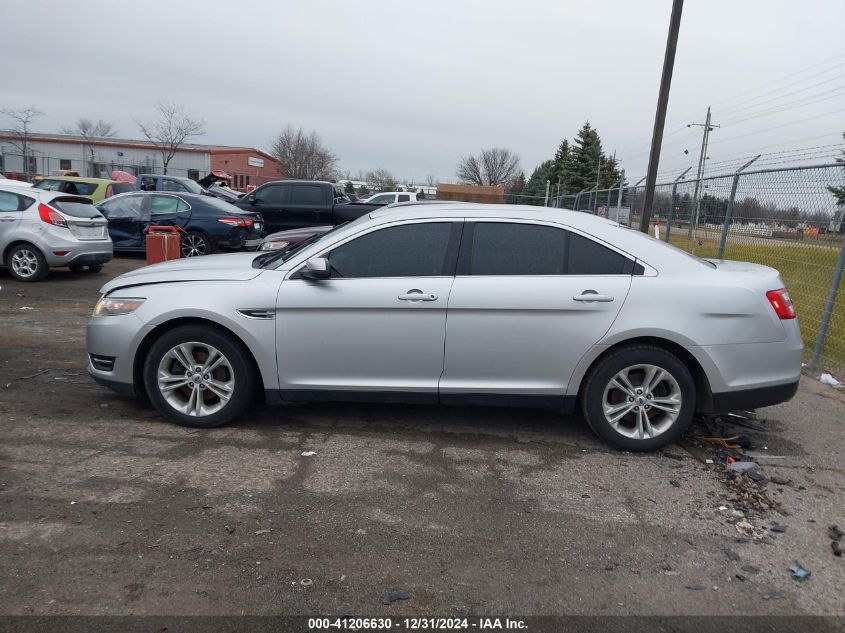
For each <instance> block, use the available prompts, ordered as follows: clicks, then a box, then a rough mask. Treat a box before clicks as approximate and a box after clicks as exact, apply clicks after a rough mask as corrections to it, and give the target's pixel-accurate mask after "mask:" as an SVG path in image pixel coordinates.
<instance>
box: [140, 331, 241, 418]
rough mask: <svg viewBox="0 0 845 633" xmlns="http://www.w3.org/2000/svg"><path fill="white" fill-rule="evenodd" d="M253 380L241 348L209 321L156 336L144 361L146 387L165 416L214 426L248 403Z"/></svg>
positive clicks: (155, 404) (232, 415)
mask: <svg viewBox="0 0 845 633" xmlns="http://www.w3.org/2000/svg"><path fill="white" fill-rule="evenodd" d="M254 381H255V376H254V372H253V369H252V366H251V363H250V361H249V358H248V356H247V353H246V352H245V351H244V350H243V348H242V347H241V346H240V345H239V344H238V343H237V342H236V341H235V340H234V339H233V338H232V337H231V336H230V335H227V334H225V333H223V332H221V331H219V330H217V329H215V328H212V327H208V326H202V325H199V326H183V327H178V328H175V329H174V330H172V331H170V332H168V333H167V334H165V335H164V336H162V337H161V338H160V339H158V340H157V341H156V342H155V343H154V344H153V346H152V348H151V349H150V352H149V354H148V355H147V358H146V361H145V363H144V386H145V388H146V391H147V394H148V395H149V397H150V400H151V402H152V403H153V405H154V406H155V408H156V409H158V411H159V413H161V414H162V415H163V416H164V417H165V418H167V419H168V420H170V421H171V422H175V423H176V424H179V425H181V426H190V427H195V428H211V427H215V426H221V425H223V424H226V423H227V422H231V421H232V420H234V419H235V418H236V417H238V415H240V414H241V413H242V412H243V411H244V409H245V408H246V407H247V406H248V405H249V401H250V398H251V395H252V393H253V385H254Z"/></svg>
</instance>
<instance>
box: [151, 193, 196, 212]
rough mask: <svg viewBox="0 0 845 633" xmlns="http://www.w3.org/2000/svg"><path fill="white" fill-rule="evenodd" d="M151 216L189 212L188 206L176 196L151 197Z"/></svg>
mask: <svg viewBox="0 0 845 633" xmlns="http://www.w3.org/2000/svg"><path fill="white" fill-rule="evenodd" d="M151 198H152V199H151V200H150V214H151V215H164V214H167V213H180V212H182V211H187V210H188V208H189V207H188V205H187V204H186V203H185V202H184V201H183V200H182V199H181V198H177V197H176V196H151Z"/></svg>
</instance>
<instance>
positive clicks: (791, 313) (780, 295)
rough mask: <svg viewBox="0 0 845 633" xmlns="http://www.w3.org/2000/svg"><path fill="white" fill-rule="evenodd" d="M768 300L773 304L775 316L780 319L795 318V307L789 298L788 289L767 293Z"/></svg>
mask: <svg viewBox="0 0 845 633" xmlns="http://www.w3.org/2000/svg"><path fill="white" fill-rule="evenodd" d="M766 298H767V299H768V300H769V303H771V304H772V308H774V310H775V314H777V315H778V318H779V319H794V318H795V305H794V304H793V303H792V299H790V298H789V293H788V292H787V291H786V288H781V289H780V290H769V292H767V293H766Z"/></svg>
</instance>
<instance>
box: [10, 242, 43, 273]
mask: <svg viewBox="0 0 845 633" xmlns="http://www.w3.org/2000/svg"><path fill="white" fill-rule="evenodd" d="M11 264H12V270H13V271H14V272H15V274H17V275H18V276H20V277H24V278H26V277H32V276H33V275H34V274H35V273H37V272H38V257H36V255H35V253H33V252H32V251H31V250H29V249H28V248H20V249H18V250H17V252H16V253H15V254H14V255H12V259H11Z"/></svg>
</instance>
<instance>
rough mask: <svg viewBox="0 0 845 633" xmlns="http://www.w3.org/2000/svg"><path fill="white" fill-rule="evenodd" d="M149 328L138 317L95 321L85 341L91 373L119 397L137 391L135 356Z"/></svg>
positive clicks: (126, 315)
mask: <svg viewBox="0 0 845 633" xmlns="http://www.w3.org/2000/svg"><path fill="white" fill-rule="evenodd" d="M145 331H146V328H145V327H144V323H143V322H142V321H141V319H139V318H138V317H137V316H136V315H135V314H125V315H121V316H104V317H91V320H90V321H88V327H87V330H86V337H85V351H86V352H88V373H89V374H90V375H91V377H92V378H93V379H94V380H95V381H97V382H98V383H100V384H101V385H104V386H106V387H109V388H110V389H113V390H115V391H117V392H119V393H125V394H134V395H138V394H137V393H136V391H135V376H134V373H135V367H134V360H133V359H134V358H135V352H136V350H137V348H138V345H139V343H140V341H141V340H142V339H143V337H144V334H145Z"/></svg>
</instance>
